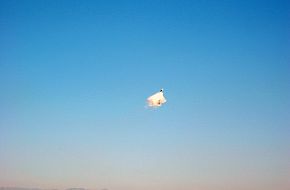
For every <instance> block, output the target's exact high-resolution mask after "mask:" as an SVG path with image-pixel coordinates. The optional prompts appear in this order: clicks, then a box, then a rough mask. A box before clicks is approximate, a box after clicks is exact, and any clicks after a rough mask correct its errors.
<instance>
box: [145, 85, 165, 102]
mask: <svg viewBox="0 0 290 190" xmlns="http://www.w3.org/2000/svg"><path fill="white" fill-rule="evenodd" d="M165 102H166V99H165V97H164V96H163V88H162V89H161V90H160V91H159V92H157V93H155V94H153V95H152V96H150V97H149V98H147V103H148V106H150V107H160V106H161V105H162V104H164V103H165Z"/></svg>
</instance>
